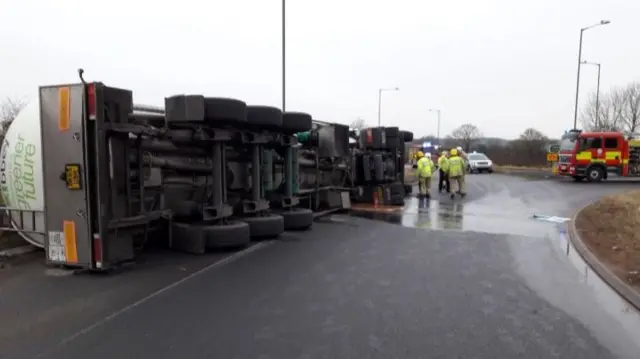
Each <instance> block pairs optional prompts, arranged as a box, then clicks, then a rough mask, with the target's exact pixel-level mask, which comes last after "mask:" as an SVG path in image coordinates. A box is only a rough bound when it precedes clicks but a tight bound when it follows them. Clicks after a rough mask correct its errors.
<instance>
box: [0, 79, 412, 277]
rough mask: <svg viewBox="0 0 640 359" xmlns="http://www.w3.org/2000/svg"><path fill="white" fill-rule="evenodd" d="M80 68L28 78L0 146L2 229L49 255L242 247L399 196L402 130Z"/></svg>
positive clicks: (101, 262)
mask: <svg viewBox="0 0 640 359" xmlns="http://www.w3.org/2000/svg"><path fill="white" fill-rule="evenodd" d="M79 73H80V79H81V82H80V83H76V84H64V85H55V86H43V87H40V88H39V93H38V101H36V102H32V103H30V104H29V105H28V106H27V107H26V108H24V109H23V110H22V111H21V112H20V114H18V116H17V117H16V119H15V120H14V122H13V124H12V125H11V127H10V128H9V131H8V132H7V134H6V137H5V140H4V142H3V144H2V149H1V158H2V165H1V166H0V175H1V181H0V191H1V192H2V196H3V199H4V201H5V207H3V208H1V212H2V213H4V214H5V216H4V218H3V227H2V229H4V230H10V231H11V230H12V231H17V232H18V233H20V235H21V236H22V237H23V238H24V239H25V240H27V241H28V242H30V243H32V244H34V245H36V246H39V247H42V248H43V249H44V252H45V256H46V261H47V263H48V264H51V265H64V266H68V267H71V268H78V269H87V270H91V271H106V270H109V269H111V268H114V267H117V266H118V265H120V264H122V263H125V262H130V261H134V260H135V259H136V258H137V255H138V254H139V252H140V251H141V250H143V249H144V248H145V247H147V246H150V245H160V246H163V247H168V248H171V249H175V250H180V251H185V252H189V253H194V254H201V253H204V252H206V251H207V250H210V249H219V248H225V249H227V248H231V249H233V248H243V247H245V246H247V245H249V244H250V242H251V241H252V240H253V241H254V240H261V239H265V238H276V237H278V236H279V235H280V234H281V233H283V232H284V231H285V230H306V229H310V228H311V227H312V225H313V219H314V217H316V216H318V215H322V214H325V213H328V212H331V211H336V210H348V209H349V208H350V207H351V202H352V201H364V202H368V203H380V202H379V201H380V200H383V201H384V199H383V198H381V197H377V196H375V194H376V193H383V192H390V191H389V189H393V191H392V192H393V196H391V197H393V198H391V197H389V198H388V201H394V202H396V203H397V202H398V198H399V197H404V195H405V193H404V190H403V186H402V183H401V182H402V180H403V175H404V171H403V169H404V166H403V163H404V162H403V158H404V142H406V141H405V140H404V139H403V138H410V137H411V138H412V136H413V135H412V134H411V133H406V132H405V131H399V130H398V129H397V128H389V131H388V135H385V128H373V129H369V130H365V131H364V132H363V133H362V135H366V136H367V137H366V138H365V139H364V140H360V137H359V135H358V134H356V135H355V136H354V134H353V133H351V132H350V131H349V128H348V126H345V125H341V124H336V123H328V122H322V121H316V120H314V119H312V116H311V115H309V114H307V113H303V112H282V111H281V110H280V109H278V108H274V107H269V106H248V105H247V104H246V103H244V102H242V101H239V100H235V99H228V98H214V97H205V96H202V95H175V96H169V97H167V98H165V101H164V102H165V103H164V107H152V106H141V105H134V103H133V93H132V91H130V90H126V89H120V88H115V87H110V86H106V85H105V84H103V83H101V82H85V81H84V79H83V78H82V70H80V71H79ZM372 132H374V133H376V134H377V136H378V137H379V136H380V134H382V135H383V136H384V138H382V137H379V139H382V141H383V144H382V145H381V144H379V143H378V142H376V144H373V145H372V143H371V136H370V135H371V133H372ZM409 135H410V136H409ZM399 136H400V137H399ZM402 136H404V137H402ZM350 137H351V138H353V137H355V138H357V139H359V142H360V145H356V146H355V147H354V146H353V145H350ZM387 139H388V141H389V143H390V145H389V146H387V145H384V143H386V142H387ZM400 143H402V146H400ZM363 166H364V167H363Z"/></svg>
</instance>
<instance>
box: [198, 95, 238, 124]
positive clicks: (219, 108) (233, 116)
mask: <svg viewBox="0 0 640 359" xmlns="http://www.w3.org/2000/svg"><path fill="white" fill-rule="evenodd" d="M204 114H205V118H206V121H207V122H208V123H209V124H217V123H218V122H232V123H246V122H247V104H246V103H244V102H242V101H240V100H236V99H232V98H219V97H205V98H204Z"/></svg>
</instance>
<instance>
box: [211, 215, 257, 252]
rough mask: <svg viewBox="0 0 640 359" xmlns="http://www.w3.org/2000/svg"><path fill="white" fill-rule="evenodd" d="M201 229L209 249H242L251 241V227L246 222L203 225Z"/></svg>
mask: <svg viewBox="0 0 640 359" xmlns="http://www.w3.org/2000/svg"><path fill="white" fill-rule="evenodd" d="M200 228H201V230H202V233H203V235H204V237H205V240H206V244H207V248H212V249H229V248H242V247H244V246H247V245H248V244H249V243H250V241H251V234H250V232H249V225H248V224H247V223H245V222H239V221H231V222H227V223H225V224H203V225H201V227H200Z"/></svg>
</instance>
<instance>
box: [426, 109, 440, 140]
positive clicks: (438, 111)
mask: <svg viewBox="0 0 640 359" xmlns="http://www.w3.org/2000/svg"><path fill="white" fill-rule="evenodd" d="M429 112H437V113H438V130H437V133H436V140H437V142H438V144H440V110H439V109H436V108H430V109H429Z"/></svg>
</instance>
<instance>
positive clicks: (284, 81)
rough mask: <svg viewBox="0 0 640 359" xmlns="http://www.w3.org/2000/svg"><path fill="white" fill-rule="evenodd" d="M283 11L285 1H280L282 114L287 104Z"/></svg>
mask: <svg viewBox="0 0 640 359" xmlns="http://www.w3.org/2000/svg"><path fill="white" fill-rule="evenodd" d="M285 9H286V0H282V112H284V111H285V107H286V104H287V81H286V79H287V77H286V66H285V65H286V60H285V57H286V51H285V49H286V47H285V45H286V41H287V37H286V31H285V30H286V25H287V22H286V17H285V14H286V13H285Z"/></svg>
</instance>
